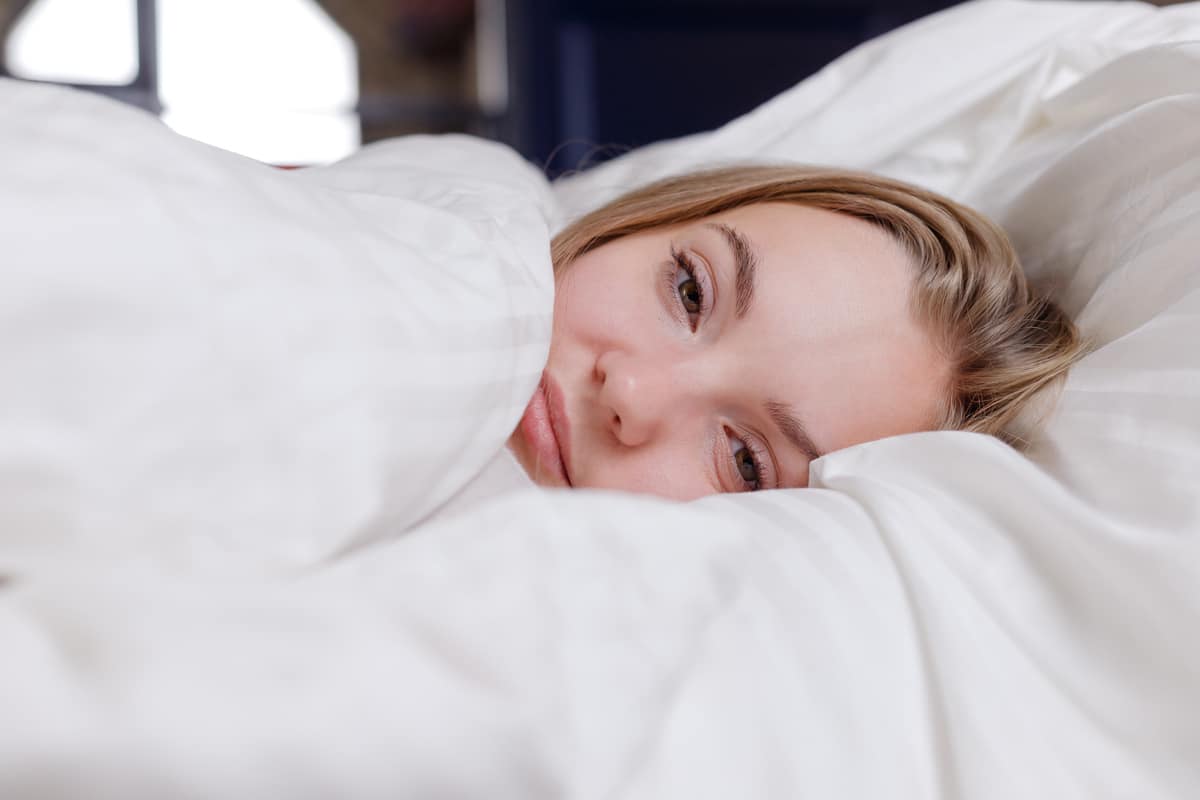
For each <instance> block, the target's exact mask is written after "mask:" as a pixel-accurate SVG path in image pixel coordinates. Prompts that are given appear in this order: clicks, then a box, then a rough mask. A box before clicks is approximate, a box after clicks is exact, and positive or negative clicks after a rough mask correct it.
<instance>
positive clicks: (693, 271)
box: [665, 246, 772, 492]
mask: <svg viewBox="0 0 1200 800" xmlns="http://www.w3.org/2000/svg"><path fill="white" fill-rule="evenodd" d="M681 271H682V272H683V273H684V274H685V275H687V279H688V280H691V281H695V282H696V289H697V291H698V293H699V295H700V310H699V311H688V310H687V306H685V305H684V303H683V298H682V297H681V296H680V294H679V287H680V286H681V285H682V282H681V281H679V273H680V272H681ZM665 277H666V284H667V290H668V292H669V293H670V294H671V296H672V297H673V298H674V299H675V302H677V303H678V304H679V309H680V310H681V311H682V312H683V316H684V317H685V318H686V320H687V323H688V327H689V328H691V330H692V331H693V332H694V331H695V330H696V327H697V325H698V324H699V321H700V318H701V317H703V316H704V315H705V313H706V312H707V311H708V305H709V303H710V302H711V300H710V298H711V297H712V294H711V292H710V291H709V287H708V279H707V276H706V273H705V272H704V270H703V269H702V268H700V267H698V266H697V265H696V263H695V261H694V260H693V258H692V256H691V255H690V254H688V253H685V252H683V251H682V250H679V249H677V248H676V247H674V246H672V247H671V263H670V265H669V266H668V268H667V270H666V276H665ZM693 314H695V315H696V318H695V319H693V318H692V315H693ZM724 434H725V436H726V441H728V440H729V439H733V440H734V441H736V442H738V443H740V444H741V445H742V447H737V448H735V447H734V445H733V443H732V442H730V443H729V451H730V459H731V461H733V462H734V467H733V473H734V480H736V481H737V482H738V483H739V484H740V485H741V486H742V490H743V491H747V492H754V491H758V490H759V489H761V488H762V486H763V484H764V483H767V479H768V478H769V477H770V473H771V470H772V466H771V465H772V462H771V457H770V454H769V453H767V452H766V451H764V450H763V448H762V447H761V446H760V445H758V444H757V443H756V442H755V441H754V440H753V439H752V438H750V437H748V436H743V435H741V434H739V433H736V432H734V431H732V430H730V429H728V428H725V429H724ZM742 449H745V450H746V451H747V452H748V453H749V454H750V459H751V461H752V462H753V464H754V473H755V475H757V476H758V480H756V481H754V482H753V483H751V482H749V481H747V480H746V479H745V478H743V477H742V476H741V470H739V469H738V468H737V454H738V453H739V452H740V451H741V450H742ZM768 485H770V484H768Z"/></svg>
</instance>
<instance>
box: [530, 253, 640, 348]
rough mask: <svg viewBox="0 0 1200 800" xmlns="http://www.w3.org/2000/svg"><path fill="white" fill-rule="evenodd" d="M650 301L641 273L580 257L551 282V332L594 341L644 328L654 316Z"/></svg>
mask: <svg viewBox="0 0 1200 800" xmlns="http://www.w3.org/2000/svg"><path fill="white" fill-rule="evenodd" d="M652 300H653V296H652V295H651V293H650V292H649V291H648V282H647V281H646V280H645V276H640V275H636V274H631V271H630V270H628V269H626V270H622V269H618V268H615V267H613V266H611V265H607V264H605V263H603V262H588V261H586V259H582V260H581V261H580V262H579V263H576V264H575V265H574V266H572V267H570V268H568V269H566V270H564V271H563V272H562V274H560V275H559V276H558V278H557V280H556V282H555V293H554V330H555V334H556V335H560V334H564V335H569V336H571V337H576V338H585V339H587V340H589V341H597V340H608V339H611V338H613V336H614V335H615V334H616V333H617V332H627V331H631V330H635V329H640V328H644V327H645V326H646V325H647V323H648V322H653V319H654V317H653V308H652V307H651V306H649V305H648V302H650V301H652Z"/></svg>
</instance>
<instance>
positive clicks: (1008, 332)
mask: <svg viewBox="0 0 1200 800" xmlns="http://www.w3.org/2000/svg"><path fill="white" fill-rule="evenodd" d="M768 202H770V203H796V204H798V205H803V206H809V207H813V208H820V209H825V210H828V211H834V212H837V213H840V214H848V215H849V216H852V217H857V218H858V219H862V220H865V221H867V222H870V223H872V224H873V225H876V226H878V227H880V228H882V229H883V230H885V231H887V232H888V233H889V234H891V236H892V237H893V238H894V239H895V240H896V241H897V242H899V244H900V245H901V246H902V247H903V249H904V250H905V251H906V252H907V253H908V255H909V256H910V258H911V259H912V262H913V265H914V267H915V275H914V280H913V284H912V289H911V293H910V296H909V306H910V308H911V310H912V313H913V314H914V318H915V319H917V320H919V321H922V322H923V323H924V324H925V325H926V326H927V330H928V331H929V332H930V334H931V336H932V338H933V340H934V342H935V343H936V344H937V346H939V347H940V348H941V350H942V352H943V353H944V354H945V356H946V357H947V358H948V360H949V362H950V368H951V369H950V376H951V377H950V386H949V391H948V392H947V395H948V396H947V397H945V398H944V400H943V407H942V409H941V412H940V422H939V424H938V425H937V427H939V428H942V429H952V430H967V431H976V432H979V433H986V434H991V435H993V436H997V437H999V438H1001V439H1003V440H1005V441H1007V442H1009V443H1010V444H1014V445H1020V444H1022V441H1021V440H1020V438H1019V437H1018V436H1017V435H1016V434H1015V433H1013V432H1011V431H1010V430H1009V426H1010V423H1012V422H1013V420H1014V418H1015V417H1016V416H1017V414H1018V412H1019V411H1020V410H1021V409H1022V408H1023V407H1024V406H1025V405H1026V403H1027V402H1028V401H1029V400H1030V398H1032V397H1033V396H1034V395H1035V394H1037V393H1038V392H1039V391H1040V390H1041V389H1042V388H1043V387H1045V386H1047V385H1049V384H1051V383H1053V382H1054V381H1056V380H1057V379H1058V378H1060V377H1061V376H1063V375H1065V374H1066V371H1067V370H1068V369H1069V368H1070V366H1071V365H1072V364H1073V363H1074V362H1075V361H1076V360H1078V358H1079V357H1080V356H1081V355H1082V353H1083V350H1084V346H1083V343H1082V341H1081V339H1080V336H1079V334H1078V332H1077V330H1076V328H1075V325H1074V324H1073V323H1072V322H1071V320H1070V319H1069V318H1068V317H1067V315H1066V313H1065V312H1064V311H1063V310H1062V309H1061V308H1060V307H1059V306H1058V305H1057V304H1056V303H1054V302H1052V301H1051V300H1050V299H1049V298H1047V297H1045V296H1040V295H1038V294H1037V293H1035V292H1034V291H1033V290H1032V289H1031V288H1030V286H1029V283H1028V281H1027V280H1026V278H1025V274H1024V272H1023V271H1022V270H1021V265H1020V263H1019V261H1018V259H1017V255H1016V252H1015V250H1014V249H1013V246H1012V244H1011V243H1010V242H1009V239H1008V236H1007V235H1006V234H1005V233H1004V231H1003V230H1002V229H1001V228H1000V227H999V226H998V225H996V224H995V223H994V222H992V221H991V220H989V219H988V218H987V217H985V216H983V215H982V214H979V213H978V212H975V211H972V210H971V209H969V208H967V207H966V206H963V205H960V204H959V203H956V202H954V201H953V200H949V199H947V198H945V197H941V196H940V195H937V194H935V193H933V192H930V191H927V190H925V189H921V188H919V187H917V186H911V185H909V184H906V183H902V182H900V181H895V180H891V179H888V178H883V177H879V176H876V175H870V174H866V173H860V172H852V171H848V170H840V169H828V168H819V167H807V166H742V167H729V168H724V169H714V170H709V171H705V172H697V173H692V174H689V175H683V176H679V177H674V178H667V179H665V180H662V181H659V182H657V183H653V184H651V185H649V186H645V187H643V188H640V189H636V190H634V191H632V192H630V193H629V194H626V195H624V196H623V197H620V198H618V199H616V200H614V201H612V202H610V203H608V204H607V205H605V206H603V207H601V208H599V209H597V210H595V211H592V212H591V213H589V214H587V215H585V216H583V217H581V218H580V219H578V220H576V221H574V222H573V223H571V224H570V225H568V226H567V227H566V228H565V229H564V230H563V231H562V232H560V233H559V234H558V235H557V236H556V237H555V238H554V241H553V242H552V243H551V254H552V257H553V260H554V268H555V270H556V271H559V270H562V269H565V268H567V267H568V266H569V265H570V264H571V262H572V261H574V260H575V259H576V258H578V257H579V256H581V255H583V254H584V253H586V252H588V251H589V250H593V249H595V248H597V247H600V246H601V245H603V244H604V243H606V242H610V241H612V240H614V239H619V238H621V237H623V236H629V235H631V234H635V233H639V232H641V231H646V230H650V229H653V228H659V227H663V226H670V225H679V224H683V223H687V222H692V221H695V220H698V219H702V218H704V217H708V216H710V215H712V214H718V213H721V212H724V211H728V210H730V209H734V208H738V207H741V206H747V205H751V204H754V203H768Z"/></svg>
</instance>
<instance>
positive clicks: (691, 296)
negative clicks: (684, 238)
mask: <svg viewBox="0 0 1200 800" xmlns="http://www.w3.org/2000/svg"><path fill="white" fill-rule="evenodd" d="M667 280H668V282H669V284H670V288H671V292H672V293H673V295H674V296H675V297H677V298H678V300H679V305H680V307H681V308H682V309H683V312H684V314H686V316H687V321H688V325H689V326H690V327H691V329H692V330H696V326H697V325H698V324H699V322H700V317H701V316H702V315H703V313H704V309H705V305H706V302H707V300H708V297H709V295H708V292H707V291H706V289H705V284H704V281H705V275H704V271H703V269H701V268H700V267H698V266H697V265H696V263H695V261H694V260H693V259H692V257H691V256H690V255H688V254H687V253H684V252H683V251H681V250H676V249H675V248H671V264H670V269H669V274H668V275H667Z"/></svg>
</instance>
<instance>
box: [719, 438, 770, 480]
mask: <svg viewBox="0 0 1200 800" xmlns="http://www.w3.org/2000/svg"><path fill="white" fill-rule="evenodd" d="M726 436H727V437H728V439H729V450H730V452H732V453H733V469H734V473H735V476H736V478H737V480H738V481H739V482H740V484H741V486H742V489H743V491H747V492H756V491H758V490H759V489H762V488H764V487H765V486H766V485H768V484H767V480H766V478H767V475H766V473H767V472H768V470H769V464H770V457H769V456H768V455H766V454H765V453H762V452H761V451H759V450H758V449H757V447H756V446H755V445H754V444H753V443H751V442H750V441H749V440H748V439H742V438H741V437H740V436H738V435H737V434H735V433H733V432H730V431H728V430H727V431H726Z"/></svg>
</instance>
